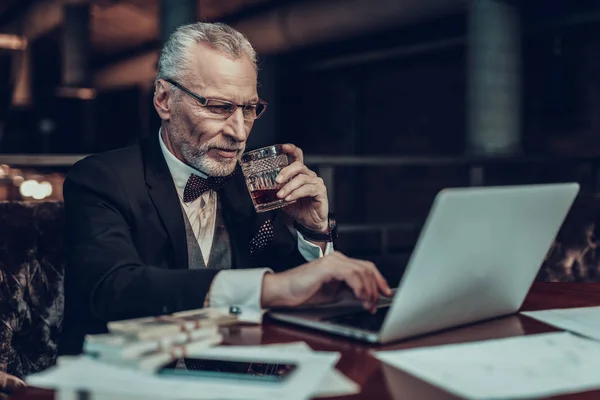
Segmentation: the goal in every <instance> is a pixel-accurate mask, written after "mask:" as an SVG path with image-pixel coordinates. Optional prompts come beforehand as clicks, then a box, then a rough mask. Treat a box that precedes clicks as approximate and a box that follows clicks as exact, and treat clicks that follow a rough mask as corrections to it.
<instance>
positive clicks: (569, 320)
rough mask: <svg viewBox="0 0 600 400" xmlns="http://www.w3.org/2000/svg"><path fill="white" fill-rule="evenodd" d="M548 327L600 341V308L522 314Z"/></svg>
mask: <svg viewBox="0 0 600 400" xmlns="http://www.w3.org/2000/svg"><path fill="white" fill-rule="evenodd" d="M521 314H523V315H526V316H528V317H531V318H535V319H537V320H539V321H542V322H544V323H546V324H548V325H552V326H554V327H556V328H559V329H564V330H566V331H569V332H573V333H577V334H579V335H582V336H586V337H589V338H590V339H596V340H600V307H580V308H565V309H556V310H543V311H527V312H521Z"/></svg>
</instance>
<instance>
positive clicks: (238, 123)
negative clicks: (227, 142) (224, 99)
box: [224, 107, 247, 142]
mask: <svg viewBox="0 0 600 400" xmlns="http://www.w3.org/2000/svg"><path fill="white" fill-rule="evenodd" d="M224 133H225V134H227V135H229V136H232V137H233V138H235V140H237V141H238V142H243V141H244V140H246V135H247V134H246V121H245V120H244V113H243V110H242V108H241V107H238V108H237V109H236V110H235V111H234V112H233V114H231V116H230V117H229V118H227V121H226V128H225V129H224Z"/></svg>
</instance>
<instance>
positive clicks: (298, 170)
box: [275, 161, 317, 183]
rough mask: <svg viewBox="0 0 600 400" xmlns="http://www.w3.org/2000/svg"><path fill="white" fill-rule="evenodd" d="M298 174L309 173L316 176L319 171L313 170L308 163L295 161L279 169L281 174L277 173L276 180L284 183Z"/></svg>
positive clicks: (308, 174)
mask: <svg viewBox="0 0 600 400" xmlns="http://www.w3.org/2000/svg"><path fill="white" fill-rule="evenodd" d="M297 175H307V176H311V177H316V176H317V173H316V172H314V171H311V170H310V169H309V168H308V167H307V166H306V165H304V164H302V163H301V162H299V161H295V162H293V163H291V164H290V165H288V166H287V167H284V168H282V169H281V171H279V174H277V177H276V178H275V181H276V182H277V183H284V182H287V181H289V180H290V179H292V178H294V177H295V176H297Z"/></svg>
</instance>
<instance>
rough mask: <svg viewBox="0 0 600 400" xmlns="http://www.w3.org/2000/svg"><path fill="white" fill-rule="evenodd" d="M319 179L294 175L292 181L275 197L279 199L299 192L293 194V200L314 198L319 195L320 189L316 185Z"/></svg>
mask: <svg viewBox="0 0 600 400" xmlns="http://www.w3.org/2000/svg"><path fill="white" fill-rule="evenodd" d="M318 179H319V178H313V177H309V176H307V175H296V177H295V178H294V179H292V180H291V181H289V182H288V183H286V184H285V185H284V186H283V187H282V188H281V189H279V191H278V192H277V196H278V197H279V198H285V197H287V196H289V195H291V194H292V193H295V192H296V191H298V190H300V189H302V190H301V192H299V193H295V195H294V198H296V199H298V198H300V197H307V196H314V197H316V196H317V195H319V194H321V192H322V190H321V187H320V186H319V185H318V181H317V180H318ZM290 200H291V199H290Z"/></svg>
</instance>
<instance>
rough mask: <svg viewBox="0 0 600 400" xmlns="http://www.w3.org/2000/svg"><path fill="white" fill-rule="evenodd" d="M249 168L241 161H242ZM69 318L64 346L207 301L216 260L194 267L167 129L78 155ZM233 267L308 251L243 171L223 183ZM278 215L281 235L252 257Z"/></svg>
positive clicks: (283, 262)
mask: <svg viewBox="0 0 600 400" xmlns="http://www.w3.org/2000/svg"><path fill="white" fill-rule="evenodd" d="M238 168H239V167H238ZM64 199H65V214H66V238H65V239H66V240H65V245H66V249H65V250H66V253H67V266H66V271H65V317H64V323H63V332H62V339H61V345H60V350H59V352H60V353H61V354H77V353H80V352H81V349H82V344H83V338H84V335H85V334H88V333H92V334H93V333H103V332H106V331H107V328H106V323H107V321H111V320H120V319H126V318H135V317H142V316H149V315H160V314H166V313H173V312H176V311H181V310H188V309H194V308H201V307H202V306H203V304H204V300H205V296H206V294H207V292H208V290H209V288H210V284H211V282H212V280H213V278H214V276H215V275H216V274H217V272H219V270H216V269H188V253H187V243H186V233H185V225H184V220H183V218H185V216H184V213H183V211H182V209H181V204H180V200H179V197H178V195H177V192H176V189H175V185H174V183H173V180H172V177H171V175H170V172H169V169H168V167H167V164H166V161H165V160H164V157H163V154H162V151H161V149H160V144H159V138H158V137H157V136H154V137H153V138H152V139H150V140H147V141H144V142H142V143H140V144H138V145H134V146H131V147H127V148H124V149H119V150H114V151H110V152H106V153H102V154H96V155H92V156H89V157H87V158H85V159H84V160H82V161H79V162H78V163H76V164H75V165H74V166H73V167H72V168H71V170H70V171H69V173H68V175H67V178H66V180H65V183H64ZM219 201H220V202H221V207H222V215H223V219H224V223H225V225H226V228H227V231H228V233H229V236H230V243H231V250H232V264H233V265H232V268H256V267H263V266H265V267H270V268H272V269H273V270H274V271H276V272H277V271H282V270H285V269H288V268H292V267H294V266H297V265H300V264H302V263H304V262H306V261H305V259H304V258H303V257H302V256H301V255H300V253H299V252H298V249H297V241H296V238H295V237H294V235H292V233H291V232H290V230H289V229H288V227H287V226H286V224H285V219H284V217H283V215H282V214H280V212H279V211H273V212H267V213H256V212H255V211H254V206H253V205H252V200H251V198H250V195H249V193H248V190H247V189H246V186H245V182H244V177H243V174H242V173H241V171H239V170H238V173H237V174H236V175H234V177H233V178H232V179H230V180H229V181H228V183H227V184H226V185H225V186H224V187H223V189H221V190H220V192H219ZM268 220H271V221H272V223H273V225H274V232H275V235H274V239H273V240H272V241H271V242H270V243H269V244H268V245H267V246H266V247H265V248H264V249H263V250H262V251H261V252H259V253H254V255H252V256H251V254H250V251H249V245H250V241H251V240H252V238H253V237H254V235H256V234H257V232H258V231H259V229H260V228H261V226H263V225H264V224H265V223H266V222H267V221H268Z"/></svg>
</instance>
